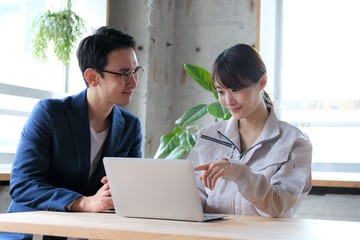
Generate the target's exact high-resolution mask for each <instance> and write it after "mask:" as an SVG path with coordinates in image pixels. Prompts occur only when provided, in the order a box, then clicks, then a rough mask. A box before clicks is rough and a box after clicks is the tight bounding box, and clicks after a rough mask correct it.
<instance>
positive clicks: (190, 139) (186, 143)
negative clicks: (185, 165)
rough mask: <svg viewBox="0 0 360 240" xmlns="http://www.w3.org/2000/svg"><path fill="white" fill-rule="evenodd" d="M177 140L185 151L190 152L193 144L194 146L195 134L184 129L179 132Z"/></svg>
mask: <svg viewBox="0 0 360 240" xmlns="http://www.w3.org/2000/svg"><path fill="white" fill-rule="evenodd" d="M179 140H180V145H181V146H182V147H183V148H184V149H185V150H186V151H187V152H190V151H191V150H192V149H193V148H194V146H195V141H196V138H195V135H194V134H192V133H190V132H188V131H186V130H185V131H184V132H182V133H181V134H179Z"/></svg>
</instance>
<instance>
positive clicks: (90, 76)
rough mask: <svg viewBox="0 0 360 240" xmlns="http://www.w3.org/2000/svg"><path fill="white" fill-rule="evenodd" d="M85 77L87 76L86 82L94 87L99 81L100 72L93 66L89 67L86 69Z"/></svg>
mask: <svg viewBox="0 0 360 240" xmlns="http://www.w3.org/2000/svg"><path fill="white" fill-rule="evenodd" d="M84 77H85V80H86V82H87V83H88V84H89V85H90V86H92V87H96V86H97V85H98V83H99V75H98V72H97V71H95V70H94V69H92V68H87V69H86V70H85V72H84Z"/></svg>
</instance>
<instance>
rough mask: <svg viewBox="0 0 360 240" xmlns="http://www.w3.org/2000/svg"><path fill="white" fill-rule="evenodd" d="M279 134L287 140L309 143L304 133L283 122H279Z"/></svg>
mask: <svg viewBox="0 0 360 240" xmlns="http://www.w3.org/2000/svg"><path fill="white" fill-rule="evenodd" d="M279 124H280V131H281V134H282V135H283V136H285V137H289V138H303V139H305V140H306V141H310V139H309V137H308V136H307V135H306V133H305V132H304V131H303V130H301V129H300V128H299V127H297V126H295V125H293V124H291V123H289V122H285V121H279Z"/></svg>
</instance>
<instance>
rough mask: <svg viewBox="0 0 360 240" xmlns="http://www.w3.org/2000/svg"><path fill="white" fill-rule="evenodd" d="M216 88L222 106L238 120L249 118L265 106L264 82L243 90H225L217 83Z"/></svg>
mask: <svg viewBox="0 0 360 240" xmlns="http://www.w3.org/2000/svg"><path fill="white" fill-rule="evenodd" d="M215 88H216V90H217V93H218V97H219V102H220V104H221V105H223V106H224V107H226V108H227V109H228V110H229V111H230V113H231V115H232V116H233V117H234V118H236V119H238V120H240V119H243V118H248V117H249V116H250V115H251V114H252V113H253V112H254V111H255V110H256V109H257V108H258V107H259V106H261V104H263V98H262V90H263V87H262V80H260V81H259V82H258V83H256V84H252V85H250V86H249V87H246V88H242V89H231V88H224V87H223V86H221V85H220V84H219V83H218V82H215Z"/></svg>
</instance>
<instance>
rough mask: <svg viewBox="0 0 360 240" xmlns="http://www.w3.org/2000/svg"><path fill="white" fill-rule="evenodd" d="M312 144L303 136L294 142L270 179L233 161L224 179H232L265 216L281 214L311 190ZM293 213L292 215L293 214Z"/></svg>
mask: <svg viewBox="0 0 360 240" xmlns="http://www.w3.org/2000/svg"><path fill="white" fill-rule="evenodd" d="M311 155H312V146H311V143H310V142H309V141H308V140H307V139H304V138H298V139H296V140H295V141H294V144H293V148H292V150H291V151H290V152H289V155H288V160H287V161H286V162H284V163H282V164H281V165H280V167H279V168H278V169H277V170H276V172H275V174H274V175H272V177H271V178H270V182H269V181H268V180H267V179H266V178H265V176H263V175H262V174H259V173H258V174H257V173H255V172H254V171H253V170H251V169H250V168H249V167H247V166H245V165H242V164H238V163H234V162H232V163H231V165H230V167H231V171H230V174H229V175H228V176H227V177H226V178H225V177H224V179H229V180H233V181H234V182H235V183H236V184H237V186H238V189H239V191H240V192H241V194H242V196H243V197H244V198H245V199H246V200H247V201H249V202H250V203H251V204H252V205H253V206H254V207H255V208H256V209H257V210H258V212H259V214H260V215H262V216H270V217H282V216H283V215H284V214H285V213H286V212H288V211H289V210H290V209H292V210H293V211H295V210H296V209H295V208H294V206H296V205H299V204H300V201H301V200H302V198H303V197H302V196H304V195H306V194H307V193H308V192H309V191H310V189H311ZM290 215H293V214H290Z"/></svg>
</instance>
